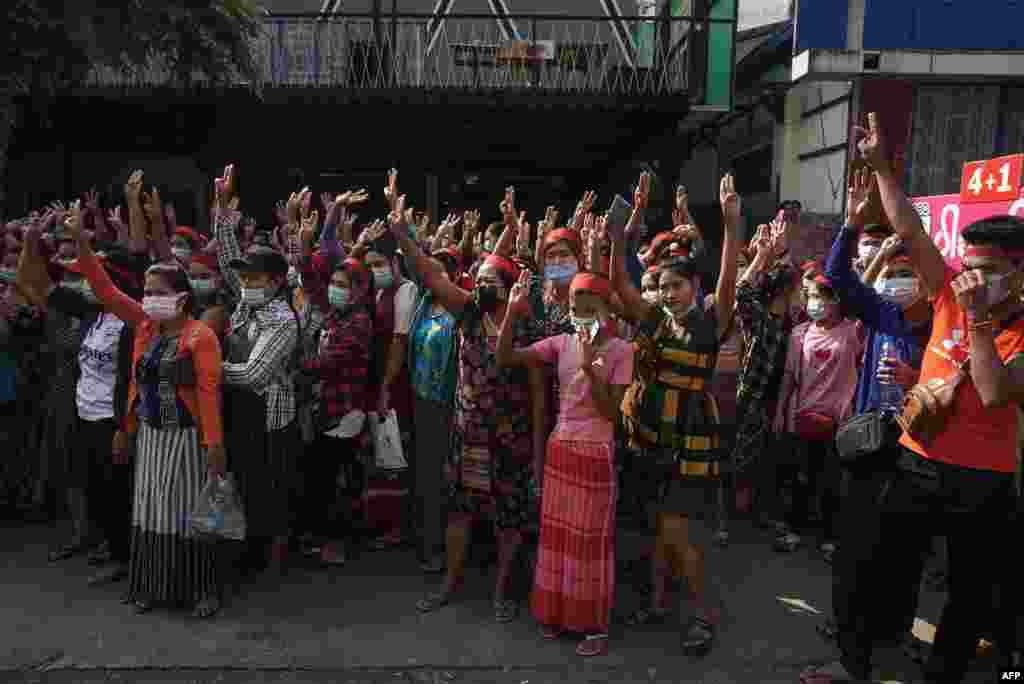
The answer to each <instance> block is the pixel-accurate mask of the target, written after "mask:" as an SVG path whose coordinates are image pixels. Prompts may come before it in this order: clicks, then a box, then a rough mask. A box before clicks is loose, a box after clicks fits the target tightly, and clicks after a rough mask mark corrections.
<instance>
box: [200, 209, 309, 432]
mask: <svg viewBox="0 0 1024 684" xmlns="http://www.w3.org/2000/svg"><path fill="white" fill-rule="evenodd" d="M241 218H242V215H241V214H240V213H239V212H237V211H223V210H222V211H220V212H218V215H217V217H216V219H215V221H214V231H215V236H216V239H217V244H218V249H217V261H218V262H219V264H220V269H221V273H223V274H224V282H225V283H226V284H227V286H228V288H229V289H230V290H231V292H232V294H234V295H235V296H236V297H238V298H239V302H238V307H237V308H236V309H235V312H234V314H232V316H231V324H230V326H229V333H236V332H237V333H240V334H247V335H248V337H249V339H250V340H255V344H254V346H253V348H252V352H251V353H250V354H249V359H248V360H247V361H246V362H245V363H225V364H224V383H225V384H226V385H234V386H237V387H246V388H248V389H251V390H252V391H254V392H256V393H257V394H259V395H260V396H262V397H264V398H265V399H266V402H267V430H268V431H273V430H280V429H282V428H285V427H288V426H289V425H291V423H292V421H293V420H295V409H296V401H295V386H294V383H293V382H292V378H291V376H290V371H291V370H292V366H293V364H294V360H295V352H296V349H297V347H298V344H299V326H298V321H297V320H296V317H295V314H294V313H293V312H292V308H291V306H289V304H288V301H287V300H286V299H285V298H284V297H281V296H279V297H277V298H275V299H273V300H271V301H269V302H267V303H266V304H264V305H263V306H260V307H258V308H255V309H254V308H253V307H251V306H250V305H249V304H246V303H245V302H243V301H241V296H240V295H241V291H242V289H241V287H242V286H241V282H240V281H239V279H238V274H237V273H235V271H234V269H233V268H231V266H230V264H231V262H232V261H233V260H235V259H240V258H241V257H242V249H241V247H239V245H238V234H237V227H238V223H239V221H240V220H241ZM242 328H246V330H242Z"/></svg>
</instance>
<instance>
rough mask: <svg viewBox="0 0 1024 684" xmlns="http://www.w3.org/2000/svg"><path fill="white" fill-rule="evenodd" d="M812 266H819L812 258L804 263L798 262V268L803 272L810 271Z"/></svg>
mask: <svg viewBox="0 0 1024 684" xmlns="http://www.w3.org/2000/svg"><path fill="white" fill-rule="evenodd" d="M814 268H819V266H818V262H817V261H815V260H814V259H811V260H809V261H805V262H804V263H802V264H800V270H801V271H803V272H804V273H807V271H810V270H811V269H814Z"/></svg>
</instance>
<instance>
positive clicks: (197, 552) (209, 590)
mask: <svg viewBox="0 0 1024 684" xmlns="http://www.w3.org/2000/svg"><path fill="white" fill-rule="evenodd" d="M136 458H137V462H136V468H135V501H134V508H133V512H132V555H131V563H130V567H129V590H128V593H129V596H130V597H131V598H132V599H136V600H137V599H145V600H149V601H158V602H161V603H164V602H167V603H174V604H186V605H187V604H192V603H195V602H197V601H200V600H202V599H203V598H206V597H207V596H209V595H211V594H213V593H216V592H219V584H218V582H217V572H216V555H215V546H214V545H213V544H211V543H209V542H207V541H203V540H200V539H199V538H197V537H196V535H195V533H194V532H193V531H192V530H191V527H190V525H189V516H190V515H191V514H192V511H193V510H194V509H195V506H196V502H197V500H198V498H199V492H200V490H202V488H203V485H204V484H205V483H206V470H207V458H206V451H205V450H204V449H203V448H202V446H200V444H199V430H198V428H195V427H191V428H168V429H161V430H157V429H154V428H151V427H149V426H148V425H146V424H145V423H144V422H141V421H140V425H139V437H138V449H137V457H136Z"/></svg>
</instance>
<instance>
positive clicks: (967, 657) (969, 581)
mask: <svg viewBox="0 0 1024 684" xmlns="http://www.w3.org/2000/svg"><path fill="white" fill-rule="evenodd" d="M879 503H880V509H881V518H880V525H879V528H880V532H879V535H878V538H879V541H878V544H877V547H876V548H875V552H874V554H873V557H872V559H871V561H870V563H869V565H870V566H872V567H871V568H870V569H869V571H868V572H867V573H865V576H864V578H863V581H872V580H873V579H874V578H878V577H880V576H885V574H886V572H887V570H888V572H889V573H891V572H894V571H895V572H896V573H897V577H906V576H907V575H908V574H909V573H910V565H909V564H915V565H914V568H915V569H916V568H919V567H920V565H917V564H920V563H923V558H924V556H925V553H926V551H927V549H928V546H929V544H930V543H931V539H932V537H933V536H934V535H937V534H941V535H945V536H946V538H947V540H948V548H949V593H948V596H947V600H946V606H945V608H944V609H943V611H942V617H941V619H940V620H939V625H938V629H937V631H936V635H935V643H934V646H933V648H932V653H931V656H930V658H929V659H928V662H927V663H926V664H925V667H924V672H925V678H926V680H927V681H928V682H931V683H938V684H947V683H956V682H960V681H962V679H963V677H964V675H965V673H966V672H967V668H968V666H969V665H970V662H971V660H972V659H973V658H974V653H975V649H976V647H977V643H978V639H979V638H980V637H981V636H982V634H983V633H984V632H985V631H986V630H987V629H992V628H993V627H994V626H995V625H996V624H997V623H998V622H1000V620H999V614H998V613H997V612H996V611H995V610H994V607H993V600H992V599H993V592H992V587H993V584H996V583H998V582H1000V581H1001V580H1002V579H1003V578H1004V577H1005V572H1006V571H1005V569H1003V568H1004V567H1005V566H1006V565H1007V564H1009V563H1010V562H1011V560H1010V557H1009V555H1008V545H1007V540H1009V539H1011V537H1010V535H1011V534H1012V528H1011V523H1010V520H1011V516H1012V514H1013V511H1014V508H1015V507H1016V500H1015V491H1014V485H1013V476H1012V475H1009V474H1002V473H994V472H989V471H981V470H972V469H969V468H961V467H957V466H951V465H947V464H943V463H936V462H933V461H928V460H926V459H923V458H921V457H920V456H917V455H916V454H914V453H913V452H910V451H907V450H903V451H902V453H901V454H900V458H899V463H898V465H897V468H896V471H895V473H894V475H893V477H892V478H891V479H889V481H888V482H885V483H884V484H883V485H882V490H881V493H880V497H879ZM894 561H895V562H894ZM896 565H902V566H903V567H901V568H899V569H895V566H896ZM918 572H919V570H918ZM857 581H858V582H859V581H862V580H861V578H859V577H858V579H857ZM1004 629H1005V627H1004ZM840 648H841V649H843V651H844V653H843V656H844V664H846V665H847V668H848V669H851V670H852V673H853V674H858V670H856V669H853V667H863V662H864V661H863V655H862V654H858V653H856V652H852V651H851V650H850V649H849V644H848V643H847V642H845V641H841V642H840ZM847 663H849V664H847ZM851 665H852V666H853V667H851Z"/></svg>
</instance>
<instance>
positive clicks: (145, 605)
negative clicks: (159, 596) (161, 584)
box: [132, 599, 153, 615]
mask: <svg viewBox="0 0 1024 684" xmlns="http://www.w3.org/2000/svg"><path fill="white" fill-rule="evenodd" d="M132 606H133V607H134V608H135V614H136V615H144V614H146V613H148V612H149V611H151V610H153V602H152V601H150V600H148V599H135V600H134V601H132Z"/></svg>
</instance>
